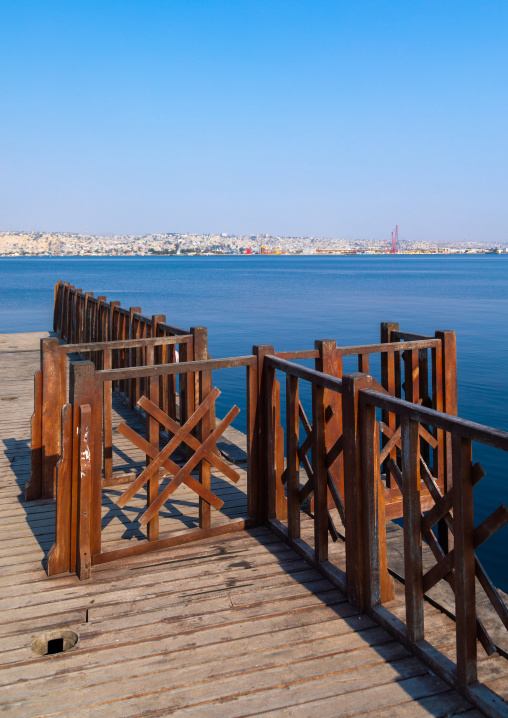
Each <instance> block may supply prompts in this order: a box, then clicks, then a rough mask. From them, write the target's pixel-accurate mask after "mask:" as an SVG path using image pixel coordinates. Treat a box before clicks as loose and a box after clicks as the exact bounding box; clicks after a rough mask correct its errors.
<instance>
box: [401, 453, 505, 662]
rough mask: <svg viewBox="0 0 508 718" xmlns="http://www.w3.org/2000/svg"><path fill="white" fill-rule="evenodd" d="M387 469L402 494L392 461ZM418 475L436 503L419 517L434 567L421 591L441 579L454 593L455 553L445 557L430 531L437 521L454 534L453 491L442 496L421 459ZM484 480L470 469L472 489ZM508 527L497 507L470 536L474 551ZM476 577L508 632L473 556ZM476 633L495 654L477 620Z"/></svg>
mask: <svg viewBox="0 0 508 718" xmlns="http://www.w3.org/2000/svg"><path fill="white" fill-rule="evenodd" d="M388 465H389V467H390V471H391V472H392V476H393V477H394V479H395V482H396V484H397V486H398V487H399V489H400V492H401V493H402V491H403V475H402V472H401V471H400V469H399V467H398V466H397V464H396V463H395V461H394V460H393V459H392V458H390V459H388ZM420 465H421V475H422V477H423V481H424V483H425V486H426V487H427V489H428V491H429V493H430V494H431V496H432V498H433V499H434V501H435V504H434V506H433V508H432V509H431V510H430V511H428V512H427V513H425V514H422V517H421V533H422V536H423V538H424V539H425V540H426V542H427V544H428V546H429V548H430V549H431V551H432V553H433V554H434V558H435V559H436V561H437V563H436V564H434V566H432V568H431V569H429V570H428V571H427V573H425V574H424V576H423V591H424V593H427V591H429V590H430V589H431V588H432V587H433V586H435V585H436V583H438V581H440V580H441V579H444V580H445V581H446V582H447V583H448V584H449V586H450V588H451V589H452V591H453V592H454V593H455V574H454V550H453V549H452V550H451V551H450V552H449V553H446V554H445V552H444V551H443V549H442V548H441V545H440V544H439V542H438V540H437V539H436V537H435V535H434V531H433V530H432V529H433V527H434V526H435V525H436V524H437V523H438V521H441V520H444V521H445V522H446V524H447V526H448V528H449V530H450V532H451V533H452V534H453V516H452V514H451V510H452V508H453V487H452V488H451V489H450V490H449V491H447V492H446V494H442V493H441V490H440V488H439V486H438V483H437V481H436V479H435V478H434V477H433V476H432V474H431V471H430V469H429V467H428V466H427V464H426V463H425V461H424V460H423V459H422V458H421V456H420ZM484 476H485V471H484V470H483V468H482V466H481V464H480V463H476V464H474V466H472V468H471V478H472V483H473V486H474V485H476V484H477V483H478V482H479V481H480V480H481V479H482V478H483V477H484ZM506 523H508V509H507V508H506V506H505V505H504V504H503V505H502V506H499V507H498V508H497V509H496V510H495V511H494V512H493V513H492V514H491V515H490V516H489V517H488V518H487V519H485V521H482V523H481V524H479V525H478V526H477V527H476V528H475V529H474V533H473V545H474V548H475V549H476V548H478V546H480V545H481V544H482V543H484V541H486V540H487V539H488V538H490V536H492V535H493V534H494V533H495V532H496V531H497V530H498V529H500V528H501V527H502V526H504V525H505V524H506ZM475 574H476V577H477V578H478V580H479V582H480V584H481V585H482V587H483V589H484V591H485V593H486V595H487V597H488V599H489V600H490V602H491V604H492V606H493V608H494V610H495V611H496V613H497V614H498V616H499V618H500V619H501V620H502V622H503V624H504V626H505V627H506V628H507V629H508V610H507V608H506V606H505V604H504V602H503V601H502V599H501V597H500V596H499V593H498V592H497V589H496V588H495V586H494V585H493V584H492V582H491V581H490V579H489V577H488V576H487V574H486V573H485V570H484V568H483V566H482V565H481V563H480V561H479V560H478V558H477V556H476V554H475ZM476 633H477V636H478V639H479V641H480V642H481V644H482V646H483V647H484V649H485V651H486V653H487V655H492V654H493V653H494V652H495V651H496V647H495V646H494V644H493V643H492V640H491V638H490V636H489V634H488V633H487V630H486V629H485V626H484V625H483V623H482V621H481V619H480V618H478V616H477V617H476Z"/></svg>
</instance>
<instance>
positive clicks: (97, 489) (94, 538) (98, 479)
mask: <svg viewBox="0 0 508 718" xmlns="http://www.w3.org/2000/svg"><path fill="white" fill-rule="evenodd" d="M105 386H106V385H105V384H103V383H102V382H98V381H96V382H94V392H93V403H92V404H91V422H92V424H91V431H90V438H89V446H90V452H91V459H90V461H91V477H90V540H91V545H92V553H99V552H100V550H101V518H102V516H101V513H102V466H103V425H104V416H103V410H104V387H105Z"/></svg>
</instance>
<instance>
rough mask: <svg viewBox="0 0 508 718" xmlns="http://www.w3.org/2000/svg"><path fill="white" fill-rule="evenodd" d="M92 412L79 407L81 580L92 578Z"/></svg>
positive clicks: (78, 560) (78, 559) (78, 555)
mask: <svg viewBox="0 0 508 718" xmlns="http://www.w3.org/2000/svg"><path fill="white" fill-rule="evenodd" d="M91 432H92V410H91V408H90V406H89V405H88V404H84V405H83V404H82V405H81V406H80V407H79V482H78V492H79V493H78V531H77V536H78V546H77V550H76V574H77V576H78V578H80V579H81V580H85V579H88V578H90V577H91V568H92V539H91V504H92V500H91V493H92V459H91V443H92V441H91Z"/></svg>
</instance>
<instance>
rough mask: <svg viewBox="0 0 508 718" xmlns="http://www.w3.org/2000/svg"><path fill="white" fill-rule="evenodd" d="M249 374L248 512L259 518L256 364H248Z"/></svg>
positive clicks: (257, 385) (257, 387)
mask: <svg viewBox="0 0 508 718" xmlns="http://www.w3.org/2000/svg"><path fill="white" fill-rule="evenodd" d="M246 374H247V377H246V378H247V385H246V390H247V514H248V516H251V517H256V519H257V518H258V516H259V514H260V511H259V498H258V492H259V489H260V479H259V458H260V457H259V383H258V370H257V365H256V366H248V367H247V370H246Z"/></svg>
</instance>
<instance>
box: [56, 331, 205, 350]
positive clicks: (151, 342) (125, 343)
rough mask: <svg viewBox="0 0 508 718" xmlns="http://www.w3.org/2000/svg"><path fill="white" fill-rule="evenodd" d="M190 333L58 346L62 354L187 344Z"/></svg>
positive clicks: (190, 339)
mask: <svg viewBox="0 0 508 718" xmlns="http://www.w3.org/2000/svg"><path fill="white" fill-rule="evenodd" d="M192 338H193V336H192V334H184V335H179V336H177V337H150V338H148V339H147V338H145V339H118V340H113V341H110V342H89V343H88V344H60V346H59V347H58V348H59V350H60V351H61V352H63V353H64V354H72V353H73V352H98V351H99V352H100V351H103V350H104V349H134V348H136V347H153V346H163V345H167V344H187V343H188V342H190V341H192Z"/></svg>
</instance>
